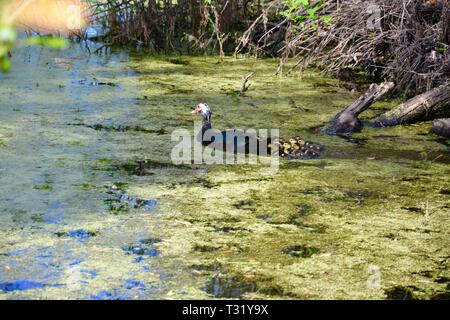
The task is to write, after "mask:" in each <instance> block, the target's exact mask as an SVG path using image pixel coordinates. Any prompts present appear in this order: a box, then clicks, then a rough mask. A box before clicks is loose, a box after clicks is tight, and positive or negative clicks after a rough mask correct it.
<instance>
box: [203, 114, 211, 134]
mask: <svg viewBox="0 0 450 320" xmlns="http://www.w3.org/2000/svg"><path fill="white" fill-rule="evenodd" d="M211 128H212V125H211V114H207V115H205V116H203V124H202V136H204V134H205V132H206V131H208V130H209V129H211Z"/></svg>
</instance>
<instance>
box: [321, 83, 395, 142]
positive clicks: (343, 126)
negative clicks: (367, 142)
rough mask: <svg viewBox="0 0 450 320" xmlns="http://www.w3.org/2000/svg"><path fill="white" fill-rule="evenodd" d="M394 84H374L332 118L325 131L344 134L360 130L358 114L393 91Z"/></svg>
mask: <svg viewBox="0 0 450 320" xmlns="http://www.w3.org/2000/svg"><path fill="white" fill-rule="evenodd" d="M394 86H395V84H394V83H393V82H383V83H381V84H379V85H378V84H375V83H374V84H372V85H371V86H370V87H369V89H368V90H367V91H366V93H365V94H363V95H362V96H361V97H360V98H359V99H358V100H356V101H355V102H353V103H352V104H351V105H350V106H348V107H346V108H345V109H344V110H342V111H341V112H339V113H338V114H337V115H336V116H335V117H334V118H333V120H331V122H330V124H329V126H328V128H326V129H325V131H326V132H327V133H328V134H344V133H350V132H356V131H359V130H360V129H361V127H362V124H361V121H359V119H358V115H359V114H360V113H361V112H363V111H364V110H366V109H367V108H369V107H370V106H371V105H372V104H373V103H374V102H375V101H377V100H378V99H380V98H381V97H383V96H384V95H385V94H386V93H388V92H389V91H391V90H392V89H393V88H394Z"/></svg>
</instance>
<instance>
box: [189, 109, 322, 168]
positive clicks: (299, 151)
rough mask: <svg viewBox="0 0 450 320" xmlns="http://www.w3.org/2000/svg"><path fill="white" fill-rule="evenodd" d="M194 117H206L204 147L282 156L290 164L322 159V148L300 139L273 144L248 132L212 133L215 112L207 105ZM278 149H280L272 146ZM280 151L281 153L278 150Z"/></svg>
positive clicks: (200, 133) (203, 135)
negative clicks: (291, 162)
mask: <svg viewBox="0 0 450 320" xmlns="http://www.w3.org/2000/svg"><path fill="white" fill-rule="evenodd" d="M193 113H198V114H200V115H201V116H202V117H203V124H202V130H201V132H199V135H198V136H197V140H198V141H201V142H202V144H203V145H204V146H208V147H212V148H215V149H218V150H223V151H226V152H233V153H245V154H256V155H260V156H270V155H275V156H276V155H279V156H280V157H282V158H285V159H287V160H293V159H303V160H309V159H315V158H318V157H320V156H321V153H322V150H323V148H322V146H321V145H319V144H316V143H312V142H308V141H304V140H302V139H301V138H300V137H296V138H292V139H290V140H289V142H287V141H285V140H283V139H281V138H280V139H277V140H276V141H272V139H271V138H270V137H269V138H267V139H260V138H258V137H257V136H255V135H252V134H249V133H248V132H245V131H242V130H237V129H231V130H226V131H218V130H214V129H212V124H211V116H212V112H211V110H210V108H209V106H208V105H207V104H205V103H201V104H199V105H197V107H196V108H195V110H194V111H193ZM275 145H277V147H278V148H273V147H272V146H275ZM274 149H278V150H276V151H275V150H274Z"/></svg>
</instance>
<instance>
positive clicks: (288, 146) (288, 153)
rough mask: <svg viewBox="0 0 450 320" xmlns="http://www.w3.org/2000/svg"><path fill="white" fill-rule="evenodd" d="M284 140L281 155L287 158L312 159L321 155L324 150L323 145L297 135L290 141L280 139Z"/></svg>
mask: <svg viewBox="0 0 450 320" xmlns="http://www.w3.org/2000/svg"><path fill="white" fill-rule="evenodd" d="M279 141H280V142H281V141H282V142H283V145H282V148H281V149H282V151H281V152H280V156H281V157H283V158H285V159H287V160H294V159H302V160H310V159H315V158H318V157H320V155H321V152H322V146H321V145H319V144H317V143H313V142H309V141H305V140H303V139H302V138H301V137H299V136H296V137H294V138H290V139H289V142H287V141H285V140H283V139H280V140H279Z"/></svg>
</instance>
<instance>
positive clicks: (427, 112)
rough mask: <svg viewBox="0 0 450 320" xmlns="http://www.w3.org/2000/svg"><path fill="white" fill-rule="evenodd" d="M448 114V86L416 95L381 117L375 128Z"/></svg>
mask: <svg viewBox="0 0 450 320" xmlns="http://www.w3.org/2000/svg"><path fill="white" fill-rule="evenodd" d="M448 113H450V86H449V85H444V86H441V87H438V88H435V89H433V90H430V91H427V92H425V93H423V94H421V95H418V96H416V97H414V98H412V99H410V100H408V101H406V102H405V103H402V104H401V105H399V106H397V107H395V108H394V109H392V110H390V111H388V112H386V113H385V114H383V115H381V116H380V117H379V118H378V120H377V121H376V122H375V123H374V126H376V127H388V126H395V125H399V124H406V123H414V122H417V121H425V120H429V119H433V118H435V117H436V116H439V115H444V116H445V115H448Z"/></svg>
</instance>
